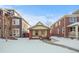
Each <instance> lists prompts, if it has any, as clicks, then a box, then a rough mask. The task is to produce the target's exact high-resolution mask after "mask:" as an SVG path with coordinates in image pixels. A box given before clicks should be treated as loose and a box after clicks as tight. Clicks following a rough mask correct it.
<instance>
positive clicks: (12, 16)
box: [0, 9, 29, 38]
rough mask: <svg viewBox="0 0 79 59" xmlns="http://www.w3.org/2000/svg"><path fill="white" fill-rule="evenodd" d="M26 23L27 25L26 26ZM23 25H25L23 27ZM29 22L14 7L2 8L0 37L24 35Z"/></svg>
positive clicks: (0, 12)
mask: <svg viewBox="0 0 79 59" xmlns="http://www.w3.org/2000/svg"><path fill="white" fill-rule="evenodd" d="M24 25H26V27H24ZM22 26H23V27H22ZM28 27H29V24H28V22H27V21H25V20H24V19H23V18H22V17H21V15H20V14H19V13H17V12H16V11H15V10H14V9H0V37H1V38H2V37H4V38H5V37H9V36H14V37H22V36H23V31H24V32H28V31H27V29H28Z"/></svg>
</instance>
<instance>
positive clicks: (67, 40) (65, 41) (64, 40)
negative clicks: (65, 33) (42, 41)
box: [51, 36, 79, 50]
mask: <svg viewBox="0 0 79 59" xmlns="http://www.w3.org/2000/svg"><path fill="white" fill-rule="evenodd" d="M51 38H52V41H53V39H55V40H56V41H55V43H58V44H62V45H66V46H68V47H73V48H75V49H78V50H79V40H78V39H73V40H72V39H70V38H64V37H56V36H52V37H51Z"/></svg>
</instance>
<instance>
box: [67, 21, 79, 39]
mask: <svg viewBox="0 0 79 59" xmlns="http://www.w3.org/2000/svg"><path fill="white" fill-rule="evenodd" d="M68 28H69V32H68V37H70V38H76V39H79V22H77V23H74V24H71V25H68Z"/></svg>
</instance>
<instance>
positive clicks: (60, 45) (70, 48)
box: [41, 40, 79, 52]
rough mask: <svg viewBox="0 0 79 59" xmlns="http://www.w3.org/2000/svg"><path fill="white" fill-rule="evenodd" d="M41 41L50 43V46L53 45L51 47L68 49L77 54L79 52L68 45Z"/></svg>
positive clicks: (46, 41)
mask: <svg viewBox="0 0 79 59" xmlns="http://www.w3.org/2000/svg"><path fill="white" fill-rule="evenodd" d="M41 41H42V42H45V43H48V44H51V45H55V46H59V47H62V48H66V49H69V50H73V51H75V52H79V50H78V49H75V48H72V47H69V46H66V45H62V44H58V43H54V42H53V41H48V40H41Z"/></svg>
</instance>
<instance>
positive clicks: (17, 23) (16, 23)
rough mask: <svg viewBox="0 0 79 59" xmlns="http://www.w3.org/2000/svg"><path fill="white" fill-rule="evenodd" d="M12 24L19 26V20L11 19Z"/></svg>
mask: <svg viewBox="0 0 79 59" xmlns="http://www.w3.org/2000/svg"><path fill="white" fill-rule="evenodd" d="M12 24H13V25H19V24H20V20H19V19H12Z"/></svg>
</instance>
